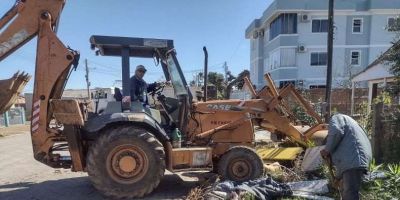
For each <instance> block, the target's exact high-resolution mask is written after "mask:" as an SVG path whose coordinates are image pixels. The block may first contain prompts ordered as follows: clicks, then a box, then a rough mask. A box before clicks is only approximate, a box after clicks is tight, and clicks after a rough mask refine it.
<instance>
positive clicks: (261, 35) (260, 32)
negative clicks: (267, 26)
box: [258, 29, 264, 37]
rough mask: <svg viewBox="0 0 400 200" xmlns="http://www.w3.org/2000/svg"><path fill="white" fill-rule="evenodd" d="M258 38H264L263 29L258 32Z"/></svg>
mask: <svg viewBox="0 0 400 200" xmlns="http://www.w3.org/2000/svg"><path fill="white" fill-rule="evenodd" d="M258 36H260V37H264V29H261V30H260V31H259V32H258Z"/></svg>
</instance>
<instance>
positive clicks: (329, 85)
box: [325, 0, 334, 123]
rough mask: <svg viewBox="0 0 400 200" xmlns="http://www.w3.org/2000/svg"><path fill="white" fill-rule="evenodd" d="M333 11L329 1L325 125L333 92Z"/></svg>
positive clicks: (331, 3) (330, 0) (332, 3)
mask: <svg viewBox="0 0 400 200" xmlns="http://www.w3.org/2000/svg"><path fill="white" fill-rule="evenodd" d="M333 10H334V0H329V11H328V47H327V48H328V52H327V53H328V60H327V70H326V91H325V102H326V107H325V111H326V112H325V123H328V121H329V118H330V116H331V90H332V57H333V16H334V14H333Z"/></svg>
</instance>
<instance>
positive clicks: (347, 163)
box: [321, 114, 372, 200]
mask: <svg viewBox="0 0 400 200" xmlns="http://www.w3.org/2000/svg"><path fill="white" fill-rule="evenodd" d="M321 156H322V157H323V158H324V159H332V162H333V165H334V166H335V167H336V178H337V179H338V180H339V183H340V185H339V188H340V194H341V197H342V199H343V200H357V199H360V197H359V190H360V186H361V179H362V176H363V174H365V173H366V172H367V169H368V165H369V163H370V161H371V158H372V152H371V143H370V142H369V139H368V137H367V135H366V133H365V131H364V130H363V129H362V128H361V127H360V125H358V123H357V122H356V121H355V120H354V119H353V118H351V117H349V116H347V115H343V114H335V115H333V116H332V117H331V120H330V122H329V130H328V136H327V139H326V145H325V148H324V149H323V150H322V151H321Z"/></svg>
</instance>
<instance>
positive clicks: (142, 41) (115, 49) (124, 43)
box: [90, 35, 174, 58]
mask: <svg viewBox="0 0 400 200" xmlns="http://www.w3.org/2000/svg"><path fill="white" fill-rule="evenodd" d="M90 44H91V48H92V49H93V50H95V49H96V48H97V49H98V51H97V52H98V54H100V55H102V56H121V55H122V49H124V48H129V56H130V57H141V58H152V57H153V56H154V53H155V51H154V50H155V49H159V50H160V51H164V52H166V51H169V50H171V49H173V48H174V41H173V40H166V39H154V38H136V37H116V36H101V35H93V36H92V37H90ZM97 52H96V53H97Z"/></svg>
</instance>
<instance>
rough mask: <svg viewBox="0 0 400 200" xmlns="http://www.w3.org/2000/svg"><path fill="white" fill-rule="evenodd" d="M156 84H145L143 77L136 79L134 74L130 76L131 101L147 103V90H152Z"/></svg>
mask: <svg viewBox="0 0 400 200" xmlns="http://www.w3.org/2000/svg"><path fill="white" fill-rule="evenodd" d="M156 86H157V84H156V83H152V84H149V85H147V83H146V81H144V80H143V79H138V78H137V77H136V76H135V75H134V76H132V77H131V101H140V102H142V103H144V104H148V103H149V101H148V98H147V92H150V91H153V90H154V89H155V88H156Z"/></svg>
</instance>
